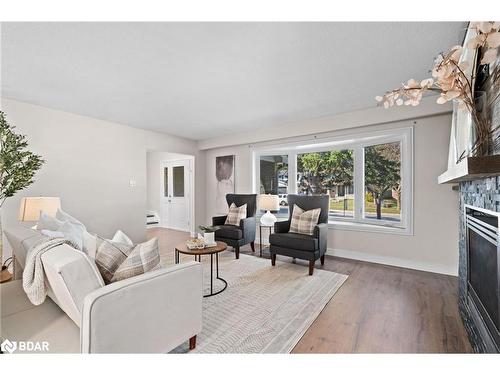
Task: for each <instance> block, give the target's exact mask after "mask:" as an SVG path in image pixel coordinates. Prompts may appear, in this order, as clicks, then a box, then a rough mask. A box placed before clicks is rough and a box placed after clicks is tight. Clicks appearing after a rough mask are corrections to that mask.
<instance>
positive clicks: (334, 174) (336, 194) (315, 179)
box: [297, 150, 354, 218]
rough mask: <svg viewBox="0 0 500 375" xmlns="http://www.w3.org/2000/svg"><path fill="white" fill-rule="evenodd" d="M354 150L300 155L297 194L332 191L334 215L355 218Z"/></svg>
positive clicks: (332, 216) (298, 157) (332, 214)
mask: <svg viewBox="0 0 500 375" xmlns="http://www.w3.org/2000/svg"><path fill="white" fill-rule="evenodd" d="M353 155H354V152H353V150H340V151H324V152H309V153H305V154H298V155H297V193H298V194H304V195H312V194H328V195H329V196H330V213H329V215H330V217H331V218H335V217H351V218H352V217H354V157H353Z"/></svg>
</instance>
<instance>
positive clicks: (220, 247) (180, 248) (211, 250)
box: [175, 241, 227, 297]
mask: <svg viewBox="0 0 500 375" xmlns="http://www.w3.org/2000/svg"><path fill="white" fill-rule="evenodd" d="M226 249H227V244H226V243H225V242H220V241H217V246H212V247H206V248H204V249H189V248H188V247H187V246H186V243H184V242H183V243H181V244H179V245H177V246H176V247H175V264H178V263H179V261H180V253H182V254H186V255H194V260H195V261H198V262H201V256H202V255H210V293H209V294H205V295H204V296H203V297H211V296H215V295H217V294H219V293H222V292H223V291H224V290H226V288H227V281H226V280H224V279H223V278H222V277H219V253H220V252H222V251H224V250H226ZM214 255H215V272H216V273H215V275H216V276H215V278H216V279H217V280H220V281H222V282H223V283H224V287H223V288H222V289H221V290H218V291H216V292H215V293H214Z"/></svg>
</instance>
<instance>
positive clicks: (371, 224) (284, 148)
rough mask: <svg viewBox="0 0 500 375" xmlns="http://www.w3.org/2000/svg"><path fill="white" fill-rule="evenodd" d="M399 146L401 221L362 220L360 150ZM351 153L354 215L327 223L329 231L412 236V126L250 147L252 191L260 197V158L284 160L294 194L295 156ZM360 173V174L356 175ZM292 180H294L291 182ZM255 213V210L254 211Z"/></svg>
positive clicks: (295, 192)
mask: <svg viewBox="0 0 500 375" xmlns="http://www.w3.org/2000/svg"><path fill="white" fill-rule="evenodd" d="M393 142H399V143H400V147H401V152H400V154H401V166H400V174H401V221H400V222H394V221H388V220H378V219H370V218H365V217H364V194H365V193H364V192H365V185H364V178H365V173H364V163H365V160H364V148H365V147H368V146H374V145H378V144H384V143H393ZM345 149H351V150H353V157H354V172H353V173H354V181H353V182H354V215H353V217H340V216H339V217H335V219H334V220H331V219H329V222H328V226H329V228H332V229H340V230H355V231H368V232H382V233H392V234H400V235H413V159H414V154H413V126H411V127H405V128H395V129H387V130H379V131H371V132H359V133H355V134H349V135H342V136H337V137H332V136H330V137H324V138H320V137H319V136H314V138H312V139H311V138H309V139H302V140H297V141H294V142H289V143H286V144H283V143H282V144H279V145H276V144H268V145H264V146H259V147H254V151H253V191H254V193H257V194H259V193H260V157H261V156H276V155H287V156H288V194H297V191H298V189H297V187H298V181H297V155H298V154H304V153H308V152H323V151H339V150H345ZM359 171H360V172H359ZM294 179H295V180H294ZM257 212H260V211H259V208H257Z"/></svg>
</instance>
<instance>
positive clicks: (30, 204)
mask: <svg viewBox="0 0 500 375" xmlns="http://www.w3.org/2000/svg"><path fill="white" fill-rule="evenodd" d="M60 207H61V200H60V199H59V198H58V197H24V198H23V199H21V207H20V208H19V221H38V219H40V212H41V211H43V212H45V213H46V214H47V215H50V216H56V212H57V209H58V208H60Z"/></svg>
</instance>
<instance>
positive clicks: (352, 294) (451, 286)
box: [148, 228, 472, 353]
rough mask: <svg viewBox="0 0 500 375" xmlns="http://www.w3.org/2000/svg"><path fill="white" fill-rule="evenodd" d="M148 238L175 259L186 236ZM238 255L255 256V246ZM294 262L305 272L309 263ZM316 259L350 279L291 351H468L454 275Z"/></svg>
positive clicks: (166, 233) (167, 233)
mask: <svg viewBox="0 0 500 375" xmlns="http://www.w3.org/2000/svg"><path fill="white" fill-rule="evenodd" d="M148 236H149V237H154V236H156V237H158V239H159V244H160V251H161V254H162V257H170V256H171V257H173V248H174V247H175V245H176V244H177V243H179V242H183V241H185V240H186V239H187V237H188V236H189V235H188V233H185V232H179V231H174V230H167V229H161V228H152V229H148ZM241 253H242V254H257V255H256V256H258V246H257V249H256V252H255V253H252V251H251V249H250V246H244V247H242V248H241ZM278 260H280V261H285V262H291V261H292V260H291V259H290V258H286V257H278ZM296 263H297V264H298V265H297V267H304V273H305V274H307V263H306V262H303V261H300V260H297V262H296ZM319 263H320V262H319V261H318V262H316V268H319V269H321V268H323V269H325V270H329V271H334V272H338V273H342V274H346V275H349V278H348V279H347V281H346V282H345V283H344V285H343V286H342V287H341V288H340V290H339V291H338V292H337V293H336V294H335V295H334V296H333V298H332V299H331V300H330V302H329V303H328V304H327V305H326V306H325V308H324V309H323V311H322V312H321V314H320V315H319V316H318V318H317V319H316V320H315V321H314V323H313V324H312V325H311V327H310V328H309V329H308V331H307V332H306V333H305V335H304V336H303V337H302V338H301V340H300V341H299V342H298V344H297V345H296V346H295V348H294V350H293V353H471V352H472V348H471V346H470V344H469V341H468V339H467V334H466V332H465V329H464V327H463V325H462V321H461V319H460V315H459V312H458V306H457V278H455V277H451V276H445V275H439V274H434V273H428V272H421V271H414V270H409V269H404V268H397V267H391V266H383V265H378V264H374V263H366V262H360V261H355V260H350V259H344V258H337V257H330V256H326V260H325V265H324V266H320V265H319ZM312 277H314V276H312Z"/></svg>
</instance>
